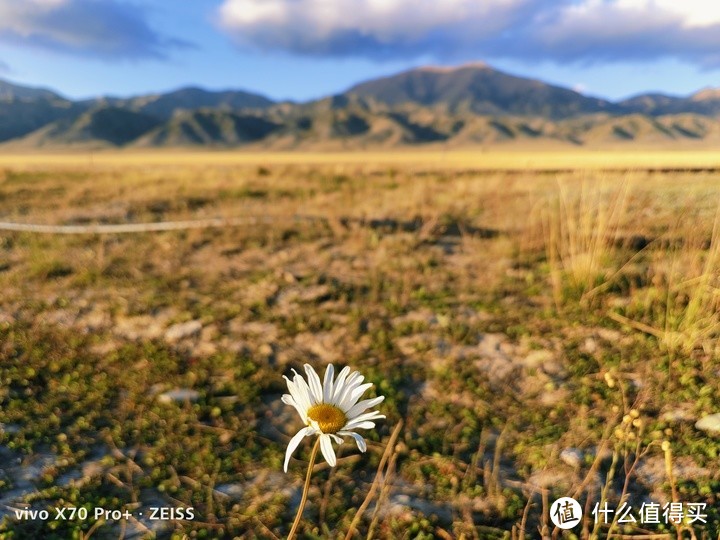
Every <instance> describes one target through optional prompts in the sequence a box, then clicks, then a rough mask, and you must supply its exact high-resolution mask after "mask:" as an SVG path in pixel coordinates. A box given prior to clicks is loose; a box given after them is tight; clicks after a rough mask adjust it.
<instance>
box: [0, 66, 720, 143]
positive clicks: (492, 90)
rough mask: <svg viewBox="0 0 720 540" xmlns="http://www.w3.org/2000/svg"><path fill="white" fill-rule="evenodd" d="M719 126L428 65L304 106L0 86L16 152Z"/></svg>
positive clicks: (558, 137)
mask: <svg viewBox="0 0 720 540" xmlns="http://www.w3.org/2000/svg"><path fill="white" fill-rule="evenodd" d="M718 117H720V89H718V88H704V89H701V90H699V91H697V92H695V93H693V94H691V95H689V96H687V97H680V96H672V95H667V94H662V93H657V92H655V93H645V94H639V95H636V96H632V97H630V98H627V99H624V100H621V101H617V102H612V101H609V100H604V99H601V98H597V97H592V96H586V95H584V94H581V93H579V92H576V91H574V90H571V89H568V88H564V87H561V86H556V85H552V84H547V83H545V82H543V81H540V80H536V79H528V78H523V77H519V76H516V75H510V74H507V73H504V72H502V71H499V70H496V69H494V68H492V67H491V66H489V65H487V64H485V63H482V62H475V63H471V64H463V65H460V66H421V67H419V68H414V69H410V70H406V71H403V72H400V73H397V74H394V75H389V76H387V77H380V78H377V79H372V80H368V81H364V82H360V83H358V84H355V85H353V86H351V87H350V88H348V89H347V90H346V91H344V92H341V93H339V94H335V95H331V96H327V97H324V98H320V99H316V100H312V101H308V102H304V103H293V102H275V101H273V100H271V99H269V98H267V97H265V96H262V95H260V94H255V93H252V92H248V91H245V90H219V91H213V90H206V89H204V88H201V87H198V86H187V87H183V88H179V89H176V90H173V91H170V92H166V93H152V94H144V95H137V96H131V97H126V98H123V97H110V96H107V97H100V98H95V99H89V100H81V101H72V100H68V99H66V98H64V97H62V96H61V95H60V94H59V93H56V92H54V91H52V90H48V89H44V88H31V87H23V86H20V85H16V84H13V83H9V82H5V81H0V143H3V142H4V143H5V146H6V147H8V148H9V147H13V148H16V147H28V148H41V147H42V148H46V147H52V146H58V147H64V146H74V147H78V146H88V147H121V146H133V147H166V146H177V147H183V146H219V147H228V148H231V147H238V146H247V145H250V146H253V147H264V148H284V149H290V148H306V147H322V146H323V145H326V146H329V147H335V146H339V147H342V148H348V147H358V148H370V147H387V148H391V147H395V146H405V145H421V144H445V145H449V146H453V145H460V144H468V145H485V144H504V143H506V142H513V141H515V142H517V141H525V142H528V141H543V140H547V141H553V142H556V143H557V142H560V143H562V144H570V145H592V144H598V143H627V142H638V141H640V142H658V141H660V142H663V141H664V142H673V141H676V142H691V143H694V142H705V143H715V142H720V135H718Z"/></svg>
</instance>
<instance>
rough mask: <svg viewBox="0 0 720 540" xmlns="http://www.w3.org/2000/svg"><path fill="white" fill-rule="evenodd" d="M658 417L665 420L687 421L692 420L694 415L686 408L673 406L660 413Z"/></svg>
mask: <svg viewBox="0 0 720 540" xmlns="http://www.w3.org/2000/svg"><path fill="white" fill-rule="evenodd" d="M660 419H661V420H664V421H665V422H688V421H690V420H694V419H695V417H694V416H693V414H692V412H691V411H689V410H687V409H681V408H675V409H670V410H668V411H665V412H664V413H662V415H661V416H660Z"/></svg>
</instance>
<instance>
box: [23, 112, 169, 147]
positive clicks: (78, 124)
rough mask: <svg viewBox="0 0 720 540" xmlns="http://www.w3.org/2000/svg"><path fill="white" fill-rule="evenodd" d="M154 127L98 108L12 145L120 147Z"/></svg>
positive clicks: (135, 116) (136, 116) (150, 121)
mask: <svg viewBox="0 0 720 540" xmlns="http://www.w3.org/2000/svg"><path fill="white" fill-rule="evenodd" d="M158 124H159V121H158V120H157V119H155V118H153V117H151V116H147V115H144V114H140V113H135V112H132V111H127V110H124V109H119V108H117V107H100V108H96V109H93V110H90V111H86V112H83V113H82V114H80V115H79V116H77V117H73V118H64V119H61V120H58V121H55V122H52V123H50V124H48V125H46V126H44V127H42V128H40V129H39V130H37V131H35V132H33V133H30V134H29V135H27V136H25V137H23V138H22V139H20V140H18V141H16V142H15V143H14V144H15V145H17V146H28V147H34V148H42V147H53V146H57V147H62V146H88V147H101V146H123V145H125V144H128V143H129V142H131V141H133V140H135V139H137V138H138V137H140V136H141V135H143V134H144V133H147V132H148V131H150V130H151V129H153V128H154V127H156V126H157V125H158Z"/></svg>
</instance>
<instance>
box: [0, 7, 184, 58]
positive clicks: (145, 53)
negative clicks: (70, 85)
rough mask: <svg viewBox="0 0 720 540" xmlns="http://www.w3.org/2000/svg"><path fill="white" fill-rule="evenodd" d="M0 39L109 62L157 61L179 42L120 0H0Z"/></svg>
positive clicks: (143, 14)
mask: <svg viewBox="0 0 720 540" xmlns="http://www.w3.org/2000/svg"><path fill="white" fill-rule="evenodd" d="M0 41H4V42H7V43H12V44H19V45H31V46H35V47H43V48H48V49H52V50H56V51H64V52H70V53H74V54H82V55H88V56H96V57H101V58H115V59H116V58H143V57H162V56H163V54H164V50H165V49H166V48H167V47H168V46H172V45H177V44H178V43H179V42H176V41H173V40H167V39H165V38H163V37H161V36H160V35H159V34H157V33H156V32H155V31H154V30H153V29H152V28H151V27H150V26H149V24H148V22H147V20H146V17H145V12H144V11H143V10H142V9H141V8H140V7H138V4H134V3H129V2H123V1H120V0H22V1H20V0H0Z"/></svg>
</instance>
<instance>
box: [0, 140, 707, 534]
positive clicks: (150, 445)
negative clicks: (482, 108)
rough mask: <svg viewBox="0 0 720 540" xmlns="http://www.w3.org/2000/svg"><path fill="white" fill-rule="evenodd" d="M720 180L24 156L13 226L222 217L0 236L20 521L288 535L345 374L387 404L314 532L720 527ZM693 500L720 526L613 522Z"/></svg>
mask: <svg viewBox="0 0 720 540" xmlns="http://www.w3.org/2000/svg"><path fill="white" fill-rule="evenodd" d="M719 171H720V152H716V151H709V150H708V151H694V152H688V151H684V152H681V151H669V150H667V151H652V150H647V151H637V152H633V151H629V150H624V151H609V150H607V151H589V150H578V151H576V152H567V151H565V152H560V151H544V152H541V151H538V150H534V151H522V150H519V149H518V150H512V151H511V150H503V151H501V150H485V151H475V152H473V151H469V150H468V151H453V152H450V151H448V152H442V151H439V150H438V151H436V150H433V151H427V152H422V151H396V152H373V153H362V152H357V153H249V152H180V151H168V152H159V151H153V152H120V151H118V152H109V151H108V152H105V151H102V152H101V151H98V152H94V153H87V152H84V153H83V152H78V153H68V154H41V153H26V154H16V155H13V154H0V222H3V223H5V222H12V223H25V224H44V225H57V226H68V225H75V226H77V225H79V226H87V227H91V228H92V227H97V226H99V225H100V226H102V225H117V224H127V223H158V222H168V221H180V220H208V219H215V218H218V219H219V220H220V222H219V223H215V225H217V226H212V227H206V228H200V229H190V230H176V231H166V232H146V233H135V234H101V233H99V232H98V230H100V231H101V230H102V229H95V230H94V232H90V233H88V234H72V235H51V234H38V233H29V232H13V231H7V230H1V227H2V224H1V223H0V290H1V291H2V295H1V296H0V425H1V427H2V429H0V455H1V456H2V457H3V460H2V462H0V515H2V516H4V517H3V521H2V524H0V537H3V538H49V539H53V538H58V539H60V538H84V539H87V538H118V537H120V538H153V537H158V538H177V539H180V538H283V537H285V536H286V535H287V534H288V532H289V529H290V524H291V523H292V521H293V518H294V515H295V511H296V509H297V507H298V503H299V498H300V493H301V491H302V486H303V480H304V474H305V466H306V465H307V460H308V456H309V453H310V447H311V443H310V441H309V440H307V441H305V442H304V443H303V444H301V446H300V448H299V449H298V451H297V452H296V453H295V455H294V459H292V460H291V462H290V469H289V472H288V473H287V474H285V473H283V472H282V462H283V458H284V453H285V447H286V445H287V443H288V441H289V439H290V437H292V435H294V434H295V433H296V431H297V429H298V428H299V427H300V420H299V418H297V415H296V414H295V413H294V411H293V410H292V409H291V407H288V406H286V405H284V404H283V403H282V402H281V401H280V397H281V395H282V394H283V393H284V392H286V388H285V386H284V380H283V379H282V375H289V374H290V373H291V369H293V368H295V369H298V370H301V368H302V365H303V364H304V363H310V364H312V365H313V366H314V367H315V368H316V369H317V370H318V371H323V370H324V367H325V365H326V364H328V363H330V362H332V363H333V364H334V365H335V366H336V368H338V367H340V366H344V365H350V366H352V367H353V368H355V369H358V370H360V371H361V372H362V373H363V374H364V375H365V376H366V379H367V381H370V382H372V383H374V385H375V387H374V388H373V389H372V390H371V391H370V392H369V393H370V394H372V395H375V394H382V395H384V396H386V399H385V401H384V402H383V403H382V404H381V405H380V406H379V407H378V408H379V409H380V410H381V412H382V413H383V414H385V415H387V419H386V420H383V421H380V422H379V423H378V426H377V428H376V429H373V430H368V431H367V432H365V434H366V438H367V440H368V451H367V452H366V453H365V454H359V453H358V452H357V449H356V447H355V446H354V445H351V444H350V443H349V442H348V443H345V444H343V445H342V446H341V447H340V459H339V461H338V466H337V467H335V468H330V467H328V466H327V464H326V463H324V461H322V460H320V463H319V464H317V465H316V466H315V469H314V473H313V477H312V483H311V487H310V491H309V502H308V506H307V508H306V510H305V513H304V515H303V520H302V521H301V524H300V529H299V536H298V537H299V538H422V539H430V538H441V539H446V538H466V539H470V538H475V539H485V538H510V539H521V538H524V539H532V538H584V539H585V538H608V537H612V538H672V539H675V538H719V537H720V507H719V506H718V500H720V472H718V468H717V463H718V457H719V454H720V452H719V451H718V450H719V448H718V441H720V438H719V437H720V426H717V424H712V422H713V421H716V422H718V423H720V419H715V417H714V416H713V415H715V414H717V413H718V412H720V411H719V410H718V409H719V406H718V404H719V403H720V386H718V384H717V380H718V376H719V375H720V348H718V346H717V339H718V337H720V311H719V308H720V297H719V295H718V288H719V287H720V268H719V264H720V221H718V217H719V216H720V214H719V213H718V210H719V209H720V206H719V205H720V172H719ZM238 218H253V219H254V220H255V221H254V222H248V223H244V224H243V223H239V222H233V223H232V225H229V224H227V223H225V224H224V225H223V223H224V222H223V220H237V219H238ZM178 390H181V391H182V392H180V393H178V392H176V391H178ZM713 426H715V427H713ZM373 486H374V487H373ZM561 496H574V497H575V498H576V499H578V500H579V501H580V502H581V504H582V505H583V506H584V508H585V515H584V517H583V519H582V520H581V521H580V522H579V524H578V526H577V527H576V528H574V529H573V530H572V531H565V532H563V531H562V530H560V529H559V528H555V527H554V525H553V524H552V523H551V522H550V516H549V509H550V506H549V505H550V504H551V503H552V501H553V500H555V499H556V498H558V497H561ZM364 501H366V503H365V504H363V502H364ZM673 502H674V503H683V504H685V505H686V507H687V505H691V504H692V505H702V504H704V505H705V507H704V508H705V510H704V515H705V518H704V520H705V523H702V521H700V520H693V519H692V518H691V517H687V516H686V517H685V518H684V519H683V520H682V521H679V522H677V523H672V522H670V523H664V522H662V520H661V522H660V523H657V524H640V523H637V522H636V523H622V522H621V521H620V520H619V519H618V515H617V514H615V515H614V516H611V517H610V519H609V521H608V522H607V523H604V522H596V521H595V520H594V518H593V515H592V513H591V510H592V509H593V508H594V506H595V504H598V505H603V504H606V503H607V504H608V505H609V507H611V508H613V509H615V508H619V507H620V506H621V504H622V503H627V504H630V505H632V506H633V507H634V508H635V515H636V516H637V515H638V514H637V511H638V510H639V509H640V507H641V505H642V504H643V503H653V504H654V503H657V504H659V505H660V506H661V507H662V505H664V504H670V503H673ZM158 506H163V507H168V508H188V507H192V508H193V509H194V514H195V518H194V519H192V520H189V519H175V520H169V521H168V520H164V521H151V520H149V519H148V518H147V514H148V511H149V509H151V508H153V507H158ZM26 507H29V508H31V509H52V508H55V507H84V508H88V509H90V510H92V509H94V508H106V509H111V510H114V509H119V510H123V511H124V510H128V511H129V512H130V515H129V517H122V518H121V519H117V520H114V519H96V518H94V517H92V516H91V517H90V518H88V519H79V518H77V517H76V518H75V519H68V520H52V519H50V520H45V521H43V520H28V519H22V518H18V517H16V515H15V514H14V511H13V510H12V509H14V508H26ZM359 509H361V510H362V512H360V511H359ZM141 512H142V513H143V516H141V515H140V513H141ZM91 513H92V512H91Z"/></svg>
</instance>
